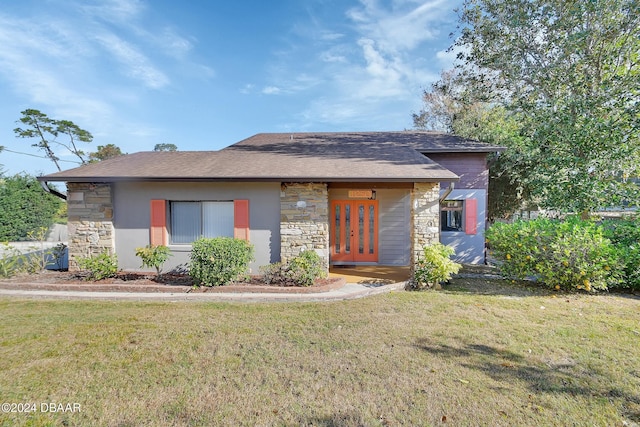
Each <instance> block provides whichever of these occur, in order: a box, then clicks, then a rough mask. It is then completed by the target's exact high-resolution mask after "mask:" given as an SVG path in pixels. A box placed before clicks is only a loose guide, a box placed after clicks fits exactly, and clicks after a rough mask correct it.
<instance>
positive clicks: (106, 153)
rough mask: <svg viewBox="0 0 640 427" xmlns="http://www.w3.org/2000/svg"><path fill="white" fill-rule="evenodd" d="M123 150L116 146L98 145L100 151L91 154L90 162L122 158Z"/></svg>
mask: <svg viewBox="0 0 640 427" xmlns="http://www.w3.org/2000/svg"><path fill="white" fill-rule="evenodd" d="M122 155H123V153H122V150H120V147H118V146H117V145H114V144H107V145H98V151H96V152H95V153H91V154H89V162H90V163H95V162H99V161H101V160H107V159H112V158H114V157H118V156H122Z"/></svg>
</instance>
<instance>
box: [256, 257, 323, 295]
mask: <svg viewBox="0 0 640 427" xmlns="http://www.w3.org/2000/svg"><path fill="white" fill-rule="evenodd" d="M260 272H261V273H262V275H263V280H264V281H265V283H267V284H272V283H280V284H288V283H293V284H294V285H297V286H311V285H313V283H314V282H315V281H316V279H323V278H325V277H327V270H326V268H325V267H324V263H323V262H322V258H321V257H320V255H318V254H317V253H316V251H311V250H307V251H304V252H302V253H300V255H298V256H297V257H295V258H293V259H292V260H291V261H289V263H288V264H283V263H280V262H276V263H273V264H269V265H266V266H262V267H260Z"/></svg>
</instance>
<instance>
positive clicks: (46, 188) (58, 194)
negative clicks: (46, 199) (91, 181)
mask: <svg viewBox="0 0 640 427" xmlns="http://www.w3.org/2000/svg"><path fill="white" fill-rule="evenodd" d="M40 186H41V187H42V189H43V190H44V191H46V192H47V193H49V194H53V195H54V196H56V197H59V198H61V199H62V200H67V195H66V194H63V193H61V192H59V191H58V190H55V189H53V188H50V187H49V183H48V182H47V181H40Z"/></svg>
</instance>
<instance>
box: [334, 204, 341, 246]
mask: <svg viewBox="0 0 640 427" xmlns="http://www.w3.org/2000/svg"><path fill="white" fill-rule="evenodd" d="M335 215H336V221H335V227H334V235H333V237H334V240H335V251H336V253H337V254H339V253H340V205H338V204H336V211H335Z"/></svg>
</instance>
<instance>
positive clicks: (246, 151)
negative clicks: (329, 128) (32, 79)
mask: <svg viewBox="0 0 640 427" xmlns="http://www.w3.org/2000/svg"><path fill="white" fill-rule="evenodd" d="M499 149H500V147H491V146H488V145H486V144H482V143H479V142H476V141H469V140H465V139H463V138H458V137H453V136H451V135H446V134H438V133H429V132H349V133H294V134H290V133H286V134H257V135H255V136H253V137H251V138H248V139H245V140H243V141H240V142H238V143H237V144H234V145H231V146H229V147H227V148H225V149H223V150H220V151H175V152H140V153H135V154H129V155H125V156H121V157H117V158H114V159H109V160H105V161H102V162H99V163H93V164H89V165H84V166H80V167H78V168H75V169H70V170H67V171H62V172H57V173H53V174H50V175H46V176H43V177H41V178H39V179H40V180H42V181H67V182H83V181H90V182H110V181H123V180H163V181H174V180H185V181H194V180H196V181H326V182H331V181H334V182H339V181H398V182H402V181H405V182H406V181H451V180H457V179H458V177H457V175H455V174H454V173H453V172H451V171H449V170H448V169H446V168H444V167H442V166H440V165H439V164H437V163H435V162H433V161H431V160H430V159H429V158H427V157H425V156H424V155H422V154H420V152H423V153H429V152H464V151H473V152H490V151H497V150H499Z"/></svg>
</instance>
